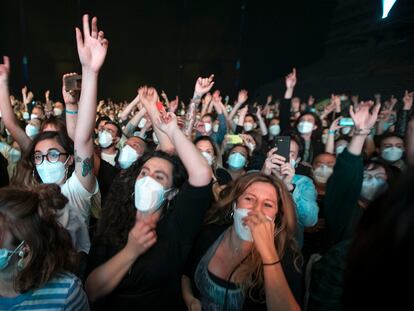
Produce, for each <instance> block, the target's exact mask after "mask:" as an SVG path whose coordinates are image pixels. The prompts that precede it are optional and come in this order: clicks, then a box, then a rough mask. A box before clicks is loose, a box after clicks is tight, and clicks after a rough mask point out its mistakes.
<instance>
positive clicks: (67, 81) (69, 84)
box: [63, 75, 82, 92]
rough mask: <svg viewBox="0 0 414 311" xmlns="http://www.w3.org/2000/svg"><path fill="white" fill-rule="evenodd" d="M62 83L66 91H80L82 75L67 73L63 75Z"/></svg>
mask: <svg viewBox="0 0 414 311" xmlns="http://www.w3.org/2000/svg"><path fill="white" fill-rule="evenodd" d="M63 83H64V86H65V90H66V92H73V91H80V89H81V86H82V75H69V76H67V77H64V79H63Z"/></svg>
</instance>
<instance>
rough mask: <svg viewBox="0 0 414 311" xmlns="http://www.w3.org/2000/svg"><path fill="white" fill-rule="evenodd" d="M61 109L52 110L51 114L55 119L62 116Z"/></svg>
mask: <svg viewBox="0 0 414 311" xmlns="http://www.w3.org/2000/svg"><path fill="white" fill-rule="evenodd" d="M62 112H63V111H62V109H60V108H53V114H54V115H55V116H56V117H59V116H61V115H62Z"/></svg>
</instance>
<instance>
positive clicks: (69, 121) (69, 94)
mask: <svg viewBox="0 0 414 311" xmlns="http://www.w3.org/2000/svg"><path fill="white" fill-rule="evenodd" d="M76 75H77V73H76V72H72V73H66V74H64V75H63V77H62V96H63V101H64V102H65V107H66V109H65V114H66V129H67V131H68V135H69V137H70V138H71V139H72V140H75V129H76V121H77V120H78V102H79V96H80V91H78V90H72V91H69V90H66V84H67V80H68V79H69V78H70V77H72V76H76Z"/></svg>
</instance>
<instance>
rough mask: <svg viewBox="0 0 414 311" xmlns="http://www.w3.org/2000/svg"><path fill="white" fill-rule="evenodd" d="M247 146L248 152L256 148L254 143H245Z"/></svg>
mask: <svg viewBox="0 0 414 311" xmlns="http://www.w3.org/2000/svg"><path fill="white" fill-rule="evenodd" d="M246 146H247V148H249V150H250V152H253V151H254V149H256V145H255V144H254V143H247V144H246Z"/></svg>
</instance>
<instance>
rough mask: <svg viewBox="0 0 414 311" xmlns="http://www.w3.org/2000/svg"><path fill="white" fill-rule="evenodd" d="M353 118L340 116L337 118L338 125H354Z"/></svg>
mask: <svg viewBox="0 0 414 311" xmlns="http://www.w3.org/2000/svg"><path fill="white" fill-rule="evenodd" d="M354 125H355V124H354V120H352V118H342V119H341V120H339V126H354Z"/></svg>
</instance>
